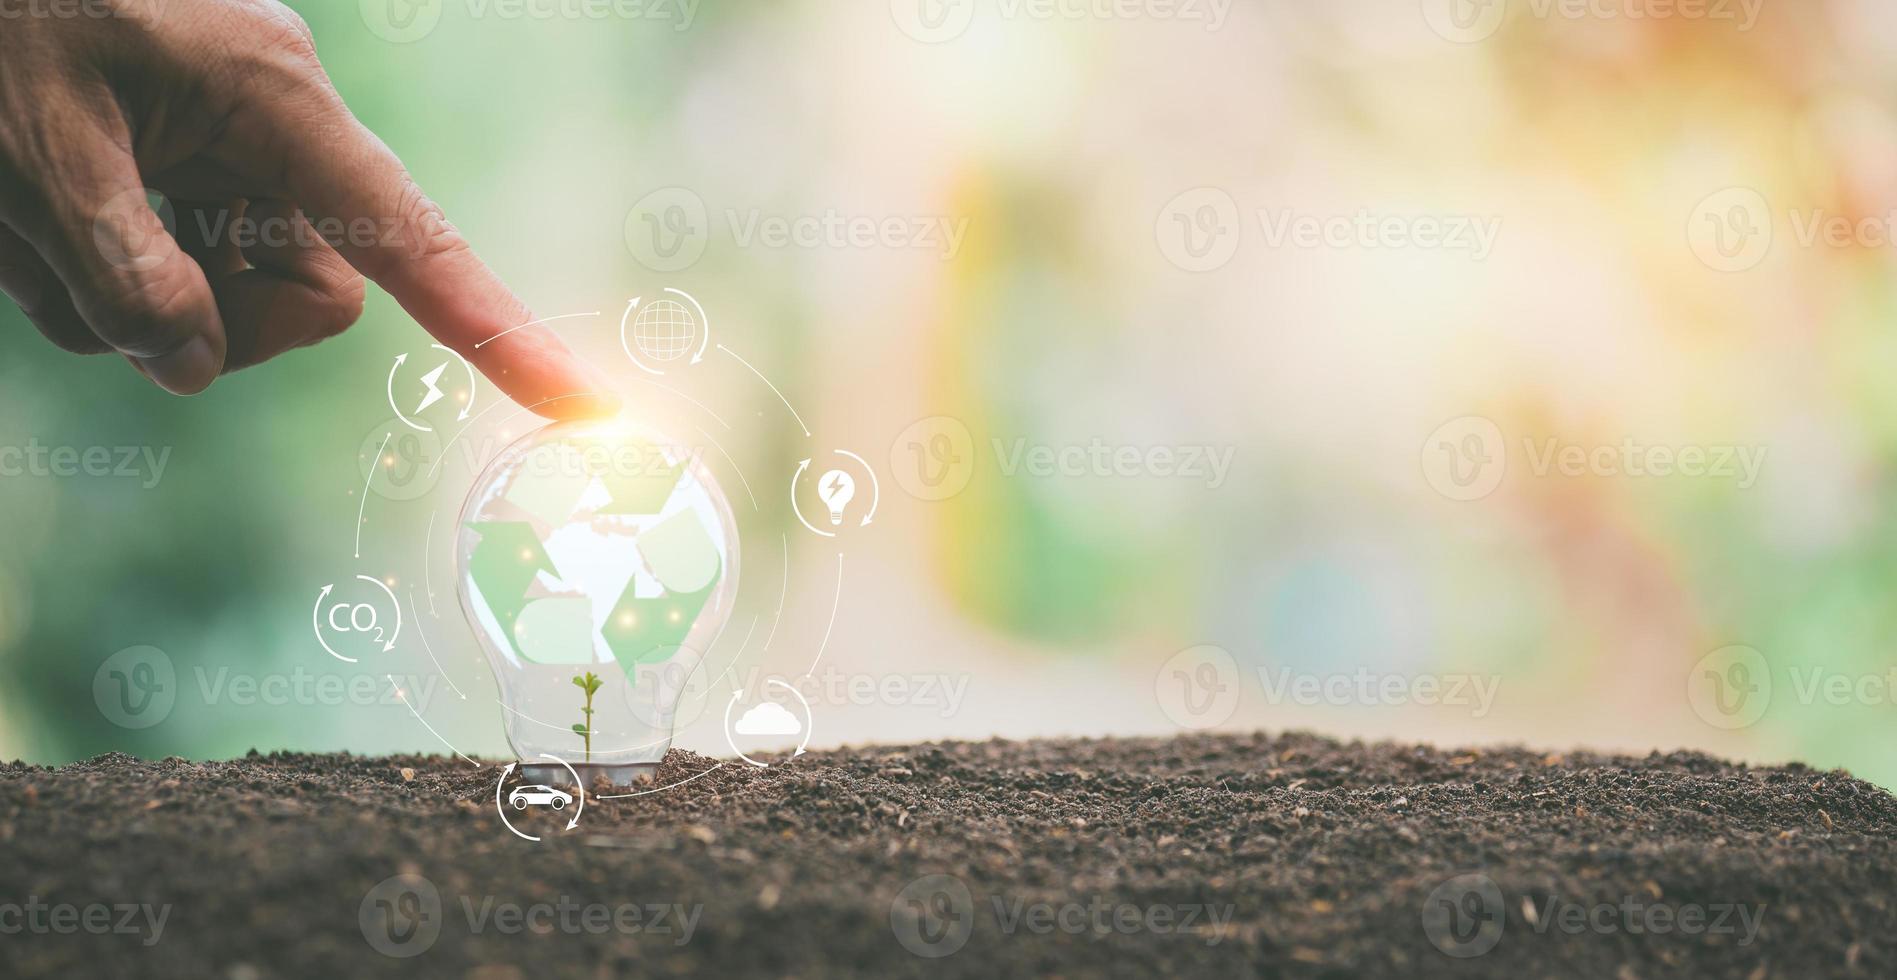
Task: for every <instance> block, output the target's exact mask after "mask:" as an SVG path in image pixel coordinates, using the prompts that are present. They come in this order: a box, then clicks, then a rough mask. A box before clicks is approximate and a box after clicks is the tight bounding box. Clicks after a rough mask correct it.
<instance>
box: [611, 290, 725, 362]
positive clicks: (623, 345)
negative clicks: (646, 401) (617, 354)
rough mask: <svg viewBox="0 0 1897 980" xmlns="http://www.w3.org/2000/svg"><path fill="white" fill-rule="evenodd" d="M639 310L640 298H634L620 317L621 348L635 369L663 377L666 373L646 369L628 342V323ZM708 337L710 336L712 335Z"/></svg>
mask: <svg viewBox="0 0 1897 980" xmlns="http://www.w3.org/2000/svg"><path fill="white" fill-rule="evenodd" d="M638 308H639V297H637V296H634V297H633V298H632V302H630V303H627V304H626V312H624V313H621V314H620V315H619V347H620V349H621V350H624V351H625V352H626V356H627V357H628V358H630V359H631V360H632V364H633V366H634V367H636V368H638V369H639V370H641V371H644V372H645V373H647V374H656V375H659V376H661V377H663V376H664V375H665V372H664V371H660V370H657V369H656V368H649V367H646V365H645V362H644V361H641V360H639V355H637V354H634V353H633V352H632V345H631V344H629V343H627V342H626V321H627V320H630V319H632V311H633V310H636V309H638ZM706 336H710V334H707V335H706Z"/></svg>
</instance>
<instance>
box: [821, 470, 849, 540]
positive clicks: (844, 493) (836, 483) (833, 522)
mask: <svg viewBox="0 0 1897 980" xmlns="http://www.w3.org/2000/svg"><path fill="white" fill-rule="evenodd" d="M855 497H856V480H855V478H853V477H851V476H850V474H848V473H845V472H843V471H842V470H831V471H830V472H828V473H825V474H824V475H823V477H822V478H821V479H819V480H818V481H817V499H818V500H821V501H823V505H824V506H825V507H828V508H830V526H831V527H836V526H837V525H839V524H842V523H843V508H845V507H848V506H849V505H850V501H851V500H853V499H855Z"/></svg>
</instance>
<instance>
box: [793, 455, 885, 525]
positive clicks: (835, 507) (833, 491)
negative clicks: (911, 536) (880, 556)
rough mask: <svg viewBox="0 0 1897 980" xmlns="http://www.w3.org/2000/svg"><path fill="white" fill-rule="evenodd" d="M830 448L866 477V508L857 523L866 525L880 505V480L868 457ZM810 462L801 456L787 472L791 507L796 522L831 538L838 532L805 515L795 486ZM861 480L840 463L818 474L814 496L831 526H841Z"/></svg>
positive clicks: (881, 493) (801, 479)
mask: <svg viewBox="0 0 1897 980" xmlns="http://www.w3.org/2000/svg"><path fill="white" fill-rule="evenodd" d="M833 452H835V453H836V454H837V455H838V456H841V457H843V458H844V459H845V460H848V461H849V462H850V463H854V464H856V466H855V468H857V469H860V470H861V473H862V475H864V476H867V477H868V478H869V511H868V512H867V513H865V514H864V515H863V519H862V520H861V521H858V522H857V526H858V527H868V526H869V525H870V522H871V521H874V520H875V519H876V509H877V508H878V507H880V506H882V502H883V485H882V481H881V480H880V479H878V478H877V476H876V471H875V470H874V469H872V468H870V465H869V461H868V460H866V459H864V458H863V457H861V456H858V455H857V454H855V453H853V452H850V451H849V450H847V449H837V450H833ZM810 463H811V460H808V459H805V460H800V461H799V462H798V463H797V471H796V472H795V473H792V474H791V476H790V509H791V512H792V513H794V514H796V515H797V522H798V523H800V524H802V525H803V526H804V528H805V529H806V530H808V531H810V532H811V533H812V534H818V535H822V536H823V537H826V538H834V537H836V536H837V533H836V532H835V531H826V530H824V529H822V528H820V527H817V526H816V525H815V524H812V523H811V522H810V519H809V518H807V517H805V516H804V508H803V502H802V500H801V499H800V495H799V494H798V492H797V488H798V487H799V486H801V485H802V484H803V482H804V474H805V473H806V472H808V471H809V470H810ZM845 465H847V464H845ZM861 483H862V480H861V479H860V477H858V476H854V475H852V474H851V471H850V470H849V469H844V468H841V467H838V468H835V469H829V470H825V471H824V472H823V475H822V476H819V477H818V478H817V485H816V490H817V499H818V500H819V501H821V502H822V504H823V506H824V509H825V510H826V511H827V512H828V513H827V516H828V517H829V519H830V520H829V523H830V526H831V527H841V526H842V524H843V517H844V513H845V511H846V510H848V509H849V507H850V505H851V504H852V503H855V502H856V498H857V487H858V486H860V485H861ZM859 507H860V504H859Z"/></svg>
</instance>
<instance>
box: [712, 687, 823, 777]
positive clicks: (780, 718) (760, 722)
mask: <svg viewBox="0 0 1897 980" xmlns="http://www.w3.org/2000/svg"><path fill="white" fill-rule="evenodd" d="M764 686H765V687H781V688H783V689H784V690H786V691H788V692H790V696H791V697H794V698H796V699H797V703H798V704H801V705H803V707H804V717H803V720H802V721H799V720H798V719H797V716H796V715H793V714H791V713H790V709H788V708H786V707H784V706H783V705H781V704H778V703H777V702H775V701H760V702H758V703H757V704H755V705H752V706H751V707H749V708H747V709H745V712H744V714H743V715H742V716H741V717H739V718H738V721H737V723H736V724H732V721H731V712H732V710H733V709H735V708H736V707H737V706H738V701H739V699H741V698H743V697H744V692H743V691H732V692H731V700H729V701H726V702H725V744H726V745H729V746H731V751H732V752H733V753H734V754H736V755H737V757H738V758H740V759H743V760H744V761H746V762H748V763H750V764H752V765H754V766H756V767H758V768H759V769H763V768H766V767H768V766H769V765H770V763H768V762H759V761H758V760H756V759H753V758H751V757H750V756H748V755H746V754H745V752H744V750H743V749H741V748H738V740H737V737H736V736H738V735H748V736H757V735H796V734H799V733H801V734H802V735H803V738H802V739H801V740H799V741H798V743H797V748H796V750H795V751H793V752H791V754H790V757H791V758H792V759H795V758H797V757H798V756H800V755H803V754H804V752H805V750H806V749H807V748H808V747H809V745H810V722H811V717H810V702H809V700H807V699H806V698H805V697H804V695H803V692H802V691H799V690H797V689H796V688H794V687H792V686H790V684H788V683H786V682H784V681H781V680H778V679H777V678H774V677H773V678H771V679H770V680H768V681H766V682H765V684H764Z"/></svg>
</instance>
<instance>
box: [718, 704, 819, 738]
mask: <svg viewBox="0 0 1897 980" xmlns="http://www.w3.org/2000/svg"><path fill="white" fill-rule="evenodd" d="M732 729H733V730H734V731H736V732H737V733H738V734H740V735H795V734H797V733H798V732H801V731H803V730H804V726H803V723H802V722H800V721H798V720H797V717H796V716H795V715H793V714H791V713H790V711H789V710H787V709H786V708H785V707H784V706H783V705H781V704H778V703H777V702H775V701H764V702H760V703H758V704H755V705H753V706H751V707H750V708H747V709H745V712H744V716H743V717H741V718H739V719H738V723H737V724H736V725H733V726H732Z"/></svg>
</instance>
